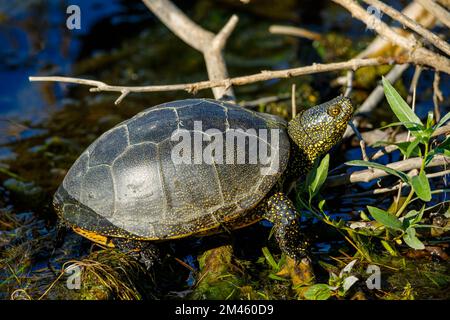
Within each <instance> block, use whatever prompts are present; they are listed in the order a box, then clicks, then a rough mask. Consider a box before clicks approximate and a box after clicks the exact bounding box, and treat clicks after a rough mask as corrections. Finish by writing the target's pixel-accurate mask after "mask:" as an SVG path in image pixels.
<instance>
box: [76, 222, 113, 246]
mask: <svg viewBox="0 0 450 320" xmlns="http://www.w3.org/2000/svg"><path fill="white" fill-rule="evenodd" d="M73 231H75V232H76V233H78V234H79V235H81V236H83V237H85V238H87V239H89V240H91V241H93V242H95V243H98V244H101V245H103V246H106V247H110V248H114V244H113V243H112V242H111V241H109V242H108V238H107V237H105V236H103V235H101V234H98V233H95V232H93V231H88V230H84V229H81V228H79V227H73Z"/></svg>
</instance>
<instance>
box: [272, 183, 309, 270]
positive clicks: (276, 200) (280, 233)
mask: <svg viewBox="0 0 450 320" xmlns="http://www.w3.org/2000/svg"><path fill="white" fill-rule="evenodd" d="M263 217H264V218H265V219H266V220H268V221H270V222H272V223H273V224H274V230H275V237H276V239H277V242H278V245H279V246H280V249H281V251H283V252H284V253H285V254H286V255H288V256H289V257H291V258H293V259H294V260H295V261H297V262H300V261H301V260H302V259H303V258H306V257H308V254H307V253H308V243H307V241H306V240H305V238H304V236H303V235H302V233H301V232H300V225H299V223H298V219H297V218H298V215H297V211H296V210H295V207H294V204H293V203H292V201H291V200H289V198H288V197H286V196H285V195H284V194H283V193H281V192H278V193H275V194H274V195H272V196H271V197H269V199H268V200H267V206H266V212H265V213H264V214H263Z"/></svg>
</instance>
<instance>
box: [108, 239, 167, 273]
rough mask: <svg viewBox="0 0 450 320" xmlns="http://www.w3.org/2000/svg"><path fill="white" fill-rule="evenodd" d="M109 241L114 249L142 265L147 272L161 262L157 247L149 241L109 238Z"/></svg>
mask: <svg viewBox="0 0 450 320" xmlns="http://www.w3.org/2000/svg"><path fill="white" fill-rule="evenodd" d="M110 241H111V243H112V244H113V245H114V247H115V248H117V249H118V250H120V251H122V252H124V253H126V254H128V255H130V256H132V257H133V258H135V259H136V260H137V261H139V262H141V263H143V264H144V265H145V268H146V269H147V270H150V268H151V267H152V266H154V265H155V264H156V263H160V262H161V259H160V254H159V249H158V247H157V246H156V245H155V244H153V243H151V242H150V241H139V240H133V239H127V238H111V239H110Z"/></svg>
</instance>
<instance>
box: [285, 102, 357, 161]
mask: <svg viewBox="0 0 450 320" xmlns="http://www.w3.org/2000/svg"><path fill="white" fill-rule="evenodd" d="M352 115H353V106H352V103H351V101H350V99H348V98H346V97H343V96H339V97H337V98H334V99H333V100H330V101H328V102H325V103H323V104H320V105H317V106H314V107H311V108H309V109H307V110H304V111H303V112H301V113H299V114H298V115H297V116H296V117H295V118H294V119H292V120H291V121H290V122H289V125H288V133H289V136H290V138H291V139H292V140H293V141H294V142H295V143H296V144H297V145H298V147H299V148H300V149H301V150H302V151H303V152H304V153H305V155H306V156H307V157H308V159H309V160H310V161H311V162H313V161H314V160H315V159H316V158H317V157H319V156H321V155H323V154H325V153H327V152H328V151H329V150H330V149H331V147H333V146H334V145H335V144H336V143H337V142H338V141H339V140H340V139H341V138H342V136H343V134H344V132H345V129H346V128H347V124H348V122H349V121H350V119H351V117H352Z"/></svg>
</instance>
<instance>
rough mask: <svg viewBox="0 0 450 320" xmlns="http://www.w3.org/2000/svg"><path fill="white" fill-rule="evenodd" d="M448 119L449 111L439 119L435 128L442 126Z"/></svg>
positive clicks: (449, 116) (449, 118)
mask: <svg viewBox="0 0 450 320" xmlns="http://www.w3.org/2000/svg"><path fill="white" fill-rule="evenodd" d="M448 120H450V112H449V113H447V114H446V115H445V116H443V117H442V118H441V120H440V121H439V122H438V124H437V125H436V127H435V129H437V128H439V127H442V126H443V125H444V124H445V123H446V122H447V121H448Z"/></svg>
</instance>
